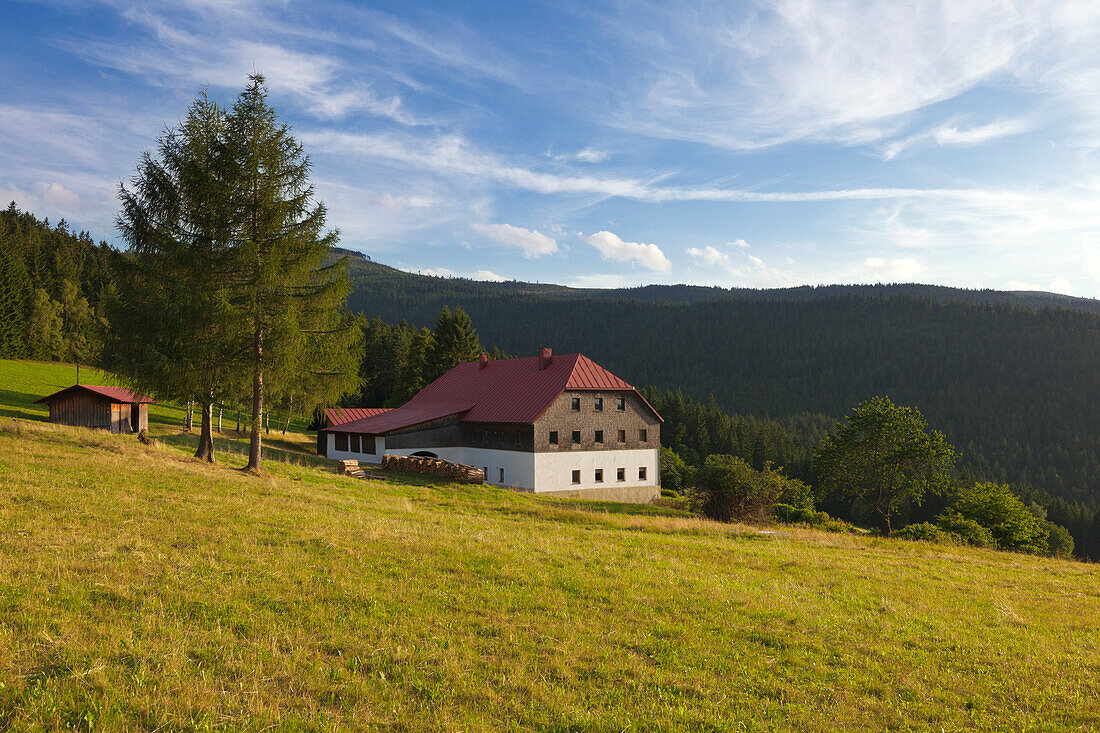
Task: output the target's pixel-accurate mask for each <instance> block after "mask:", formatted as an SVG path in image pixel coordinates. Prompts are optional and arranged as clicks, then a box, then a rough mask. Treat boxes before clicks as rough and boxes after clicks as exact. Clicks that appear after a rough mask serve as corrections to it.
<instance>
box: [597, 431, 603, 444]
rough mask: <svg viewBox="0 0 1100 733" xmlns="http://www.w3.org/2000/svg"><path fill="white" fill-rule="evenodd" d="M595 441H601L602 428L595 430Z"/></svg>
mask: <svg viewBox="0 0 1100 733" xmlns="http://www.w3.org/2000/svg"><path fill="white" fill-rule="evenodd" d="M596 442H597V443H602V442H603V431H602V430H597V431H596Z"/></svg>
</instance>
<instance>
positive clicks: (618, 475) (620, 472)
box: [615, 468, 626, 481]
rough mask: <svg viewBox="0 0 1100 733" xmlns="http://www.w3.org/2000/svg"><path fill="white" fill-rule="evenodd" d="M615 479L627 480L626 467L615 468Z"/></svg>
mask: <svg viewBox="0 0 1100 733" xmlns="http://www.w3.org/2000/svg"><path fill="white" fill-rule="evenodd" d="M615 480H616V481H626V469H625V468H616V469H615Z"/></svg>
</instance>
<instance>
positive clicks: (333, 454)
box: [326, 433, 386, 463]
mask: <svg viewBox="0 0 1100 733" xmlns="http://www.w3.org/2000/svg"><path fill="white" fill-rule="evenodd" d="M327 435H328V450H327V451H326V455H327V456H328V457H329V458H333V459H336V460H340V461H347V460H351V459H353V458H354V459H355V460H357V461H359V462H360V463H381V462H382V456H383V455H385V454H386V438H385V437H384V436H382V435H379V436H378V437H376V438H375V439H374V453H352V452H351V451H346V450H336V435H335V434H334V433H327Z"/></svg>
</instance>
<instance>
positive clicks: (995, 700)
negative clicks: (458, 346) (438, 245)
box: [0, 362, 1100, 731]
mask: <svg viewBox="0 0 1100 733" xmlns="http://www.w3.org/2000/svg"><path fill="white" fill-rule="evenodd" d="M47 371H48V368H47V367H42V366H41V365H29V364H20V363H16V362H0V730H8V729H10V730H68V729H76V730H148V731H152V730H166V731H176V730H248V731H263V730H347V729H390V730H464V731H473V730H524V729H544V730H555V731H579V730H608V731H611V730H614V731H621V730H715V731H717V730H809V731H834V730H898V731H907V730H913V731H939V730H961V729H966V730H971V729H978V730H1004V731H1022V730H1093V729H1097V728H1100V629H1098V625H1100V624H1098V621H1097V619H1100V568H1098V567H1096V566H1091V565H1085V564H1081V563H1075V562H1068V561H1062V560H1054V559H1048V558H1038V557H1031V556H1024V555H1016V554H1009V553H999V552H994V551H987V550H978V549H966V548H954V547H951V548H948V547H941V546H934V545H927V544H924V543H914V542H903V541H896V540H886V539H881V538H873V537H863V536H852V535H834V534H825V533H819V532H814V531H811V530H804V529H798V528H785V527H784V528H776V529H780V530H781V533H780V534H773V535H761V534H759V533H758V528H755V527H745V526H738V525H718V524H715V523H711V522H706V521H702V520H698V519H694V518H690V517H685V516H678V515H676V513H675V512H672V511H668V510H662V509H660V508H657V507H630V506H625V505H614V504H603V503H595V502H579V501H563V500H552V499H545V498H538V497H533V496H530V495H523V494H515V493H511V492H507V491H503V490H500V489H495V488H492V487H487V486H476V487H475V486H462V485H455V484H435V483H432V482H431V481H427V480H424V479H421V478H417V477H395V478H393V479H392V480H389V481H362V480H357V479H352V478H347V477H341V476H336V475H335V474H334V473H332V471H331V469H330V468H328V467H327V466H317V465H311V464H308V463H307V462H305V461H304V460H302V459H301V456H300V455H299V454H298V453H297V451H295V450H294V449H293V441H289V442H288V445H287V446H285V450H283V451H281V452H275V453H272V454H271V455H272V457H273V458H281V459H282V460H273V461H271V462H269V463H268V472H267V475H265V476H262V477H254V476H251V475H248V474H245V473H242V472H240V471H236V470H233V469H232V468H230V467H227V466H224V465H216V466H210V465H206V464H202V463H200V462H198V461H195V460H194V459H192V458H190V457H189V454H188V450H189V449H190V448H191V446H192V445H193V441H194V437H193V436H181V435H180V434H179V430H178V427H176V426H178V423H173V422H172V421H171V420H169V419H166V420H165V421H163V422H160V423H158V427H157V428H156V430H154V432H155V433H157V434H158V435H159V439H158V442H157V444H155V445H143V444H141V443H140V442H138V441H137V439H136V438H135V437H134V436H114V435H109V434H107V433H105V432H102V431H92V430H87V429H80V428H66V427H59V426H53V425H49V424H46V423H44V422H42V421H41V417H42V413H33V412H30V414H27V413H28V411H29V408H28V407H27V405H26V403H27V400H26V399H22V398H21V401H16V400H14V399H13V398H12V397H11V395H12V394H13V393H14V394H17V395H24V394H25V395H33V394H35V393H34V390H39V391H40V393H41V394H45V393H47V392H49V391H52V390H53V389H56V388H57V387H52V388H48V387H47V385H48V384H52V382H50V381H49V380H51V379H54V377H52V376H49V375H48V374H46V373H45V372H47ZM40 372H41V374H40ZM13 373H28V374H29V373H33V379H34V380H40V381H37V382H32V381H24V382H21V383H19V385H20V386H13V384H12V382H11V381H9V378H10V376H11V375H12V374H13ZM81 376H82V378H83V376H84V372H83V370H82V372H81ZM58 378H60V377H58ZM30 379H31V377H30V376H28V380H30ZM71 381H72V380H71V377H70V378H68V380H67V382H63V383H62V384H61V385H60V386H64V384H65V383H71ZM42 390H44V391H42ZM162 409H165V408H162ZM13 413H14V414H13ZM296 440H298V441H300V443H302V444H304V443H305V442H306V441H308V440H309V437H308V436H299V437H298V438H297V439H296ZM229 443H233V441H229ZM227 463H230V465H232V463H233V462H232V461H227ZM317 463H319V464H320V463H323V462H322V461H317Z"/></svg>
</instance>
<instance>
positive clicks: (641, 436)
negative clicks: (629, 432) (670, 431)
mask: <svg viewBox="0 0 1100 733" xmlns="http://www.w3.org/2000/svg"><path fill="white" fill-rule="evenodd" d="M648 437H649V435H648V433H646V431H645V428H642V429H641V430H639V431H638V440H639V441H641V442H642V443H644V442H645V441H646V438H648Z"/></svg>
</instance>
